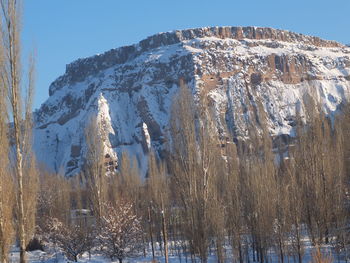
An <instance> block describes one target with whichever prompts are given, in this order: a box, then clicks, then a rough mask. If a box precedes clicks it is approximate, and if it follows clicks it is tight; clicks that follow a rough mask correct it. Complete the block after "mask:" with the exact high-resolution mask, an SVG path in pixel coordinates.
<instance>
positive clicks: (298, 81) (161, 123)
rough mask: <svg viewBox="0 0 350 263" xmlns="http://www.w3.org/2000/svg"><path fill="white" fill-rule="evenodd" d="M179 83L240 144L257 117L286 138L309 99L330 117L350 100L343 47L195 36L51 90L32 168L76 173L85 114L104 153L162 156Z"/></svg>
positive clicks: (285, 36)
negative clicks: (39, 165)
mask: <svg viewBox="0 0 350 263" xmlns="http://www.w3.org/2000/svg"><path fill="white" fill-rule="evenodd" d="M180 78H183V79H185V81H186V82H187V84H188V85H189V87H190V88H191V89H192V91H193V94H194V96H196V94H198V92H199V91H203V90H204V91H205V92H206V94H207V96H208V97H209V98H210V105H211V107H213V109H214V111H215V114H216V123H217V128H218V132H219V133H221V135H223V136H224V134H223V133H224V132H223V131H224V130H225V128H224V127H228V128H229V129H230V130H231V131H232V132H233V133H234V134H235V136H237V137H245V136H247V123H248V122H249V121H250V119H251V118H252V116H253V112H254V111H257V108H258V107H260V108H262V109H263V110H264V111H265V112H266V115H267V117H268V121H267V125H268V126H269V128H270V132H271V135H272V136H278V135H287V136H290V135H293V125H294V117H295V109H296V108H299V109H300V110H301V112H302V113H303V110H304V109H305V103H306V101H308V100H309V98H310V97H311V98H312V99H313V100H314V101H315V102H318V103H319V104H320V105H321V106H322V108H323V110H324V111H325V112H326V113H327V114H334V112H336V111H337V110H338V108H339V106H340V105H341V103H342V102H343V101H344V100H345V98H346V97H347V96H348V95H349V92H350V48H349V47H346V46H344V45H341V44H339V43H336V42H333V41H326V40H322V39H319V38H317V37H310V36H304V35H301V34H296V33H292V32H288V31H282V30H275V29H271V28H256V27H243V28H242V27H212V28H198V29H189V30H182V31H174V32H168V33H160V34H157V35H154V36H151V37H149V38H147V39H145V40H143V41H141V42H140V43H138V44H136V45H133V46H128V47H122V48H118V49H112V50H110V51H108V52H106V53H104V54H101V55H97V56H93V57H90V58H86V59H79V60H77V61H75V62H73V63H72V64H70V65H68V66H67V69H66V73H65V74H64V75H63V76H61V77H59V78H58V79H57V80H56V81H54V82H53V83H52V84H51V86H50V90H49V92H50V97H49V99H48V100H47V101H46V102H45V103H44V104H43V105H42V106H41V108H40V109H39V110H38V111H37V112H36V114H35V116H36V130H35V148H36V152H37V155H38V159H39V160H41V161H43V162H45V163H46V164H47V165H48V166H49V167H51V168H52V169H54V170H56V171H61V172H64V173H65V174H67V175H73V174H75V173H77V172H78V171H79V168H80V166H81V165H82V162H83V157H84V153H85V151H86V146H85V138H84V127H85V125H86V123H87V120H88V119H89V117H90V116H91V115H97V116H98V119H99V121H100V123H101V124H102V126H103V129H102V130H103V131H102V133H103V135H104V137H105V147H106V152H108V153H109V154H110V155H111V156H112V157H113V158H115V159H117V154H118V153H120V152H122V151H125V150H126V151H129V152H130V153H132V154H135V155H136V156H137V158H138V160H139V163H140V165H141V167H142V168H143V169H145V167H146V159H145V158H144V157H145V154H147V151H148V149H149V147H153V148H154V149H155V150H157V151H161V149H162V147H163V144H164V140H165V138H164V133H165V132H166V130H167V125H168V121H169V114H170V107H171V101H172V98H173V95H174V94H175V93H176V91H177V89H178V81H179V79H180Z"/></svg>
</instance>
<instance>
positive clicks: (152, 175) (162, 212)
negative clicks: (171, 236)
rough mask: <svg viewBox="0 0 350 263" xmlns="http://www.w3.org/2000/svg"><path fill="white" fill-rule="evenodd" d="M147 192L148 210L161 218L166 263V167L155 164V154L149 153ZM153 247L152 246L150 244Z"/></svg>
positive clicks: (167, 206)
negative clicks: (148, 196)
mask: <svg viewBox="0 0 350 263" xmlns="http://www.w3.org/2000/svg"><path fill="white" fill-rule="evenodd" d="M147 190H148V193H149V195H150V205H149V206H150V209H152V210H155V211H156V213H157V217H158V218H159V217H160V218H161V222H162V224H161V225H162V231H161V232H162V235H163V242H164V253H165V262H166V263H168V261H169V258H168V230H167V220H168V218H167V217H168V213H169V212H170V211H169V205H168V204H169V196H168V195H169V190H168V178H167V173H166V166H165V164H164V163H159V164H158V163H157V160H156V157H155V153H154V152H150V154H149V160H148V178H147ZM151 227H152V226H151ZM152 246H153V244H152Z"/></svg>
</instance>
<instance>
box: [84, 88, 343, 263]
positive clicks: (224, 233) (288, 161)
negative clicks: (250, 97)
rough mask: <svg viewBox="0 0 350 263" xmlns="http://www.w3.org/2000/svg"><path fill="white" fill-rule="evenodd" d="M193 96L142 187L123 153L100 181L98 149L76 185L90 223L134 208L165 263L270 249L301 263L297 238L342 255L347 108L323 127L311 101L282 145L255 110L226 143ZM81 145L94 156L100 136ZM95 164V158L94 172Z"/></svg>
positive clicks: (255, 255) (184, 91) (244, 257)
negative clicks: (120, 205) (118, 205)
mask: <svg viewBox="0 0 350 263" xmlns="http://www.w3.org/2000/svg"><path fill="white" fill-rule="evenodd" d="M192 98H193V96H192V94H190V91H189V89H188V88H187V87H186V86H185V85H181V88H180V91H179V93H178V95H177V97H176V98H175V101H174V103H173V108H172V117H171V123H170V131H169V134H168V135H169V137H168V138H169V145H170V146H169V148H168V149H167V150H168V151H167V153H166V156H167V157H166V158H165V160H160V159H159V158H158V157H157V154H156V153H154V152H151V153H150V154H149V164H148V173H147V178H146V180H145V181H144V182H142V180H140V177H139V174H140V172H139V169H138V163H137V160H136V159H133V160H132V161H131V159H130V157H129V156H128V155H127V154H125V153H124V154H123V155H122V158H121V160H120V162H119V165H120V166H119V170H118V171H117V172H116V173H113V174H111V173H109V176H103V175H105V174H106V171H104V169H105V168H104V162H103V156H104V155H103V151H100V150H99V152H100V154H99V156H100V157H98V158H97V157H96V156H95V157H93V158H91V164H92V165H87V166H86V167H85V169H84V172H85V173H84V176H83V180H82V182H85V183H83V184H82V185H83V188H84V187H86V188H85V189H88V191H87V195H86V197H85V199H86V200H85V204H90V206H89V207H90V209H91V210H92V211H94V214H95V215H96V216H97V220H99V219H98V217H99V214H101V215H102V214H104V213H106V212H107V211H103V212H99V211H100V208H99V205H98V204H102V203H104V202H106V201H116V200H127V201H129V202H131V203H133V204H134V206H133V207H134V208H135V214H137V215H139V216H140V218H143V221H142V222H143V233H144V234H143V242H144V243H148V242H149V243H150V245H151V248H152V255H153V257H155V254H156V253H155V250H156V249H155V243H157V244H160V249H161V253H163V254H164V256H165V258H166V260H167V259H168V256H169V249H171V250H172V253H173V254H174V253H176V254H177V255H178V256H179V257H180V258H181V257H182V256H184V255H185V256H186V260H187V255H190V257H191V259H192V260H195V258H199V259H200V260H201V261H202V262H206V261H207V260H208V256H209V254H210V253H211V252H213V251H215V253H216V256H217V259H218V261H219V262H224V261H225V259H226V258H227V257H228V256H229V255H228V253H231V257H233V258H234V259H235V260H236V261H239V262H248V261H259V262H265V261H270V260H271V251H273V253H274V254H275V255H278V258H279V261H280V262H285V261H288V260H290V258H292V259H293V260H296V261H298V262H299V263H300V262H302V260H303V256H304V253H305V238H309V239H310V240H311V243H312V244H313V245H314V246H315V247H319V246H322V245H323V244H330V245H332V246H333V247H334V249H335V251H336V252H337V253H339V254H342V255H345V256H346V257H347V249H348V243H349V239H348V229H347V224H348V220H349V219H348V216H347V214H348V210H347V209H348V195H347V193H348V189H347V187H348V179H349V178H348V175H349V143H348V142H347V140H346V138H347V137H348V136H349V131H350V129H349V125H350V121H349V112H348V111H349V107H348V106H347V105H345V104H344V107H343V113H341V114H339V115H337V116H335V117H334V118H333V119H330V118H328V117H326V116H325V115H324V114H322V113H321V112H322V111H321V110H320V109H318V108H317V106H316V105H315V104H313V103H312V102H309V103H308V105H309V108H308V109H306V110H305V112H306V113H307V114H305V115H304V116H300V114H299V113H297V116H296V119H295V136H294V137H291V138H289V139H288V140H289V141H288V142H287V143H279V142H278V141H279V140H278V138H271V136H270V134H269V132H268V128H267V124H266V116H265V115H264V112H263V111H261V110H257V111H255V113H254V114H255V116H250V118H251V121H250V126H249V127H248V138H246V139H245V140H241V141H238V142H237V143H233V139H232V138H231V137H230V135H228V134H229V133H228V132H226V136H227V138H224V139H223V138H219V137H218V135H217V134H218V133H217V132H216V130H215V129H216V128H215V127H216V125H215V124H214V121H213V119H214V118H213V117H212V112H210V107H208V103H209V102H208V101H206V99H205V96H201V95H199V99H200V102H199V103H198V104H197V105H201V106H200V107H199V106H197V105H196V104H195V103H194V101H193V99H192ZM257 108H261V107H259V106H258V107H257ZM94 122H95V123H97V122H96V120H94ZM90 129H91V127H90ZM94 129H96V127H95V128H94ZM97 130H99V129H97ZM93 134H95V135H96V134H98V132H94V133H93ZM89 138H90V139H92V142H93V143H91V153H90V154H92V153H94V151H96V145H102V144H103V138H102V136H97V137H95V138H94V137H93V136H92V134H90V136H89ZM101 138H102V139H101ZM96 139H97V140H102V141H95V140H96ZM88 145H90V144H88ZM87 156H89V154H88V155H87ZM94 160H100V161H99V162H98V163H99V166H98V167H99V168H97V166H96V162H94ZM91 169H92V170H91ZM99 171H102V173H99ZM99 174H101V176H99V177H96V175H99ZM97 186H99V187H97ZM83 191H84V190H83ZM99 196H100V197H99ZM99 198H101V200H98V199H99ZM227 248H230V249H229V250H228V249H227ZM144 253H146V251H144Z"/></svg>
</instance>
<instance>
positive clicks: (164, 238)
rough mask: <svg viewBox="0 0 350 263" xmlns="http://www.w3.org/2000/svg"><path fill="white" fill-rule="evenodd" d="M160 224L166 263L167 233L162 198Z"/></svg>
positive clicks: (167, 258) (167, 260)
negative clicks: (161, 225)
mask: <svg viewBox="0 0 350 263" xmlns="http://www.w3.org/2000/svg"><path fill="white" fill-rule="evenodd" d="M162 224H163V240H164V253H165V263H168V262H169V256H168V233H167V230H166V222H165V211H164V203H163V200H162Z"/></svg>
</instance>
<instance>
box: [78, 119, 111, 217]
mask: <svg viewBox="0 0 350 263" xmlns="http://www.w3.org/2000/svg"><path fill="white" fill-rule="evenodd" d="M100 132H101V131H100V128H99V125H98V121H97V118H91V120H90V122H89V124H88V126H87V127H86V129H85V138H86V144H87V154H86V164H85V166H84V171H83V173H84V179H85V183H86V187H87V190H88V193H89V199H90V203H91V204H92V208H93V211H94V214H95V216H96V219H97V221H98V222H99V220H100V218H101V216H102V215H103V203H104V202H106V201H107V194H108V189H107V174H106V172H107V171H106V165H105V152H104V146H103V140H102V137H101V134H100Z"/></svg>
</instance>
